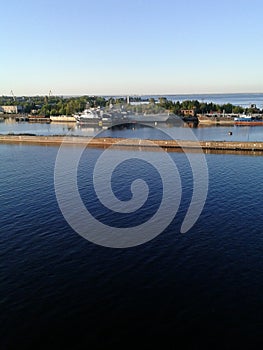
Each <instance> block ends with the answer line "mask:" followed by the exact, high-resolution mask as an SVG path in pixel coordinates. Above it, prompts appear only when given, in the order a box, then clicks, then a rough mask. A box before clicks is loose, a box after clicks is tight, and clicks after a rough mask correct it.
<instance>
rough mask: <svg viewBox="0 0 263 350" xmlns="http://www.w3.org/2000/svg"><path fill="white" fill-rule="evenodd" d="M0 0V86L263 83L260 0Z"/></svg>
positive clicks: (195, 89) (142, 89) (175, 90)
mask: <svg viewBox="0 0 263 350" xmlns="http://www.w3.org/2000/svg"><path fill="white" fill-rule="evenodd" d="M0 4H1V6H0V9H1V21H0V33H1V34H0V44H1V45H0V50H1V54H0V95H10V92H11V90H12V91H13V93H14V94H15V95H17V96H21V95H48V94H49V92H50V91H51V93H52V94H53V95H83V94H87V95H93V94H94V95H126V94H130V95H134V94H138V95H140V94H184V93H185V94H190V93H230V92H263V45H262V38H263V21H262V13H263V2H262V0H247V1H245V0H218V1H213V0H199V1H198V0H183V1H179V0H162V1H159V0H158V1H157V0H132V1H124V0H96V1H94V0H92V1H91V0H74V1H71V0H66V1H62V0H53V1H51V0H45V1H44V0H37V1H36V0H23V1H21V0H12V1H4V0H1V3H0Z"/></svg>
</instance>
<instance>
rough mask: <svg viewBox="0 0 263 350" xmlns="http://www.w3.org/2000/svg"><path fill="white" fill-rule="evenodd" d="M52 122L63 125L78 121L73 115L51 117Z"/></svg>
mask: <svg viewBox="0 0 263 350" xmlns="http://www.w3.org/2000/svg"><path fill="white" fill-rule="evenodd" d="M50 120H51V121H52V122H62V123H69V122H76V119H75V118H74V117H72V116H71V115H58V116H54V115H51V116H50Z"/></svg>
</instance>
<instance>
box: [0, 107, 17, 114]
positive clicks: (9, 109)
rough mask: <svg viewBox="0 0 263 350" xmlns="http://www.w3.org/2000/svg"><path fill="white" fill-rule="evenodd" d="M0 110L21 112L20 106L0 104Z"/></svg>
mask: <svg viewBox="0 0 263 350" xmlns="http://www.w3.org/2000/svg"><path fill="white" fill-rule="evenodd" d="M0 112H2V113H9V114H17V113H20V112H22V106H0Z"/></svg>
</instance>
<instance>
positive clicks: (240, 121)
mask: <svg viewBox="0 0 263 350" xmlns="http://www.w3.org/2000/svg"><path fill="white" fill-rule="evenodd" d="M234 124H235V125H248V126H255V125H263V120H262V119H259V118H258V117H253V116H251V115H245V114H243V115H241V117H237V118H234Z"/></svg>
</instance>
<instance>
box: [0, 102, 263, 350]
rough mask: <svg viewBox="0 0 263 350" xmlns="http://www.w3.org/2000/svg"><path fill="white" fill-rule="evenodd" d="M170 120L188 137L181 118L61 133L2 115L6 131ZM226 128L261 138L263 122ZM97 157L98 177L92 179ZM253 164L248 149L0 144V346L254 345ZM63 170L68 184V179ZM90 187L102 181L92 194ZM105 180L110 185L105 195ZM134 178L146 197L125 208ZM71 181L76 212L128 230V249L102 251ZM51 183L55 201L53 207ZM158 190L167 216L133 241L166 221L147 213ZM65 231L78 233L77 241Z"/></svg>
mask: <svg viewBox="0 0 263 350" xmlns="http://www.w3.org/2000/svg"><path fill="white" fill-rule="evenodd" d="M252 102H253V101H252ZM171 128H172V129H173V135H177V136H178V135H179V136H180V137H182V138H183V137H184V136H185V135H186V134H185V128H186V127H185V126H178V127H177V126H172V127H168V126H167V129H165V130H159V129H158V127H157V126H151V127H149V126H140V127H135V126H134V125H133V126H131V127H130V128H129V127H127V126H125V127H123V128H121V127H120V128H116V129H113V130H112V129H111V130H108V129H105V130H100V129H99V130H94V129H93V130H79V129H76V130H72V126H68V125H62V124H56V125H53V124H52V123H51V124H29V123H13V122H8V121H6V122H1V123H0V133H4V134H6V133H11V132H13V133H34V134H43V135H50V134H67V133H72V132H73V133H74V132H76V133H78V134H81V135H84V134H85V135H90V136H93V135H94V134H95V135H97V133H99V134H100V135H119V136H124V137H130V136H132V137H145V138H149V137H152V138H162V137H164V136H163V135H164V134H165V131H167V132H168V131H169V133H170V131H171ZM176 128H177V129H176ZM229 130H230V128H229V127H207V128H196V129H193V128H191V130H190V132H191V133H193V132H194V133H195V134H194V137H197V138H198V139H211V140H217V139H218V140H220V139H224V138H226V139H229V137H230V136H229V135H228V133H227V132H228V131H229ZM231 130H233V131H234V132H233V135H232V137H233V139H234V138H235V139H238V140H255V141H256V140H259V141H262V133H263V130H262V128H261V127H254V128H253V127H250V128H249V129H247V127H232V128H231ZM179 136H178V137H179ZM62 155H64V157H65V158H61V157H62ZM77 157H79V161H78V162H77V163H76V158H77ZM103 157H104V158H103ZM167 157H168V158H169V160H170V162H171V164H172V165H173V166H174V167H175V170H174V171H170V165H168V163H166V162H167V159H166V158H167ZM101 159H102V162H104V163H103V164H104V168H103V167H102V168H101V169H102V170H104V171H100V172H99V175H98V179H96V176H97V175H96V174H97V173H96V171H98V169H97V168H99V167H98V164H99V162H101ZM262 159H263V158H262V156H260V155H257V153H253V154H242V153H238V154H228V153H220V154H205V155H203V154H200V153H191V155H190V156H189V154H187V153H184V152H171V153H166V152H165V153H164V152H162V151H159V152H153V151H151V150H143V149H138V150H136V151H135V150H133V149H131V150H129V149H125V150H117V149H115V150H104V149H96V148H84V149H80V148H79V147H77V146H76V147H66V148H65V147H64V148H61V147H59V146H40V145H24V144H23V145H22V144H16V145H13V144H0V169H1V171H0V181H1V182H0V183H1V186H0V213H1V215H0V227H1V235H0V255H1V259H0V286H1V287H0V307H1V312H0V322H1V327H0V344H1V346H0V348H1V349H42V348H43V349H88V348H90V349H105V348H108V347H110V346H111V347H115V348H117V347H118V348H122V349H125V348H128V347H133V348H146V349H148V348H170V349H180V348H190V349H203V348H204V347H205V346H208V347H209V348H211V349H212V348H219V347H220V348H221V349H230V348H231V349H235V348H243V347H249V348H260V346H262V328H263V297H262V289H263V272H262V271H263V258H262V252H263V232H262V217H263V206H262V198H263V188H262V186H261V180H262V181H263V172H262ZM107 160H110V161H109V162H108V163H107ZM115 160H118V164H116V166H115V164H114V161H115ZM59 161H60V163H59ZM58 164H60V165H61V166H62V168H61V169H59V167H58ZM71 164H73V165H74V167H73V166H71ZM76 164H77V166H76ZM64 165H65V168H64V167H63V166H64ZM111 166H113V167H115V168H114V169H113V171H112V173H111V172H110V170H109V169H110V168H111ZM72 169H73V173H74V174H75V176H76V182H74V181H73V182H72V181H71V180H69V182H67V179H68V178H69V179H71V175H72ZM168 169H169V171H168ZM59 170H61V177H59V176H58V171H59ZM63 170H65V171H64V173H63ZM206 173H207V174H208V177H207V178H206V176H205V175H206ZM94 174H95V175H94ZM109 175H110V181H109ZM64 178H65V180H64ZM97 180H99V182H98V181H97ZM136 180H140V181H141V182H139V183H138V182H136ZM96 181H97V184H96V183H95V182H96ZM98 183H99V184H100V185H101V186H102V189H100V188H98V189H97V190H96V185H98ZM104 183H105V184H108V183H109V184H110V186H111V189H112V191H109V190H105V189H104V187H103V186H104ZM60 185H61V186H62V185H63V186H64V187H61V186H60ZM206 185H207V186H206ZM136 186H139V189H142V190H141V192H143V194H145V193H146V194H147V198H146V201H145V202H144V204H143V205H142V206H141V207H139V208H136V210H133V211H131V210H130V207H129V205H128V204H127V203H128V202H131V201H132V200H133V199H134V197H136V196H139V197H140V191H138V190H136V188H137V187H136ZM140 186H142V187H140ZM145 186H147V191H146V190H145ZM167 186H168V188H169V186H170V189H171V192H170V196H171V198H169V193H168V194H167V191H166V192H165V189H166V188H167ZM61 188H62V189H63V191H62V192H61V191H60V190H61ZM105 188H106V187H105ZM76 189H77V191H78V194H79V197H78V198H80V199H81V201H82V203H83V204H84V206H85V210H87V212H89V213H90V214H91V216H92V217H93V218H95V219H96V222H98V221H99V222H101V223H103V225H104V226H103V227H105V226H106V227H107V228H110V233H109V235H113V236H114V235H115V234H116V235H118V234H119V232H124V231H122V230H123V229H126V230H128V232H129V229H131V231H130V232H131V233H130V234H131V235H134V236H131V237H130V240H128V244H127V246H126V247H109V244H108V242H109V239H107V237H106V241H105V242H106V243H105V244H104V243H103V241H102V242H100V243H98V242H94V239H93V238H94V237H95V240H96V237H97V235H100V233H101V231H100V230H101V229H100V226H99V225H97V226H94V229H93V230H92V229H91V228H90V227H89V222H88V221H87V219H86V218H87V215H88V214H87V213H85V210H84V211H83V208H80V210H79V211H78V207H76V205H75V199H76V196H75V192H76ZM59 191H60V193H62V194H64V195H65V198H66V203H64V207H63V205H62V203H61V201H60V200H59V197H58V193H59ZM194 191H196V193H198V197H196V198H195V203H194V205H195V213H196V212H198V210H199V209H200V213H199V214H198V217H197V218H196V221H195V222H194V223H193V225H192V226H191V225H190V226H191V227H190V228H189V230H187V232H184V233H182V230H181V228H182V223H183V221H184V219H185V218H186V216H187V213H188V211H189V208H190V207H191V203H192V202H191V200H192V197H193V193H194ZM112 196H114V197H115V198H117V200H118V201H119V202H121V203H122V204H124V210H123V211H121V210H119V209H118V208H117V209H116V207H115V210H114V207H113V208H111V209H109V208H108V207H107V206H108V205H109V206H110V205H111V201H112V198H113V197H112ZM165 196H168V206H167V213H168V212H169V213H170V212H174V216H172V218H171V217H170V219H169V218H167V225H166V226H165V227H163V229H162V230H161V232H160V233H159V234H157V235H155V236H154V237H151V238H150V239H148V240H147V241H146V242H144V243H140V242H139V240H140V237H144V235H145V234H146V231H147V230H148V231H149V230H150V231H154V230H156V228H158V227H159V226H160V222H162V221H163V217H165V220H166V212H164V213H163V214H164V215H163V216H162V217H160V216H159V217H158V216H157V219H155V221H154V222H152V221H151V220H152V217H155V214H156V213H157V212H159V210H160V208H161V207H162V203H163V201H164V200H167V198H164V197H165ZM173 197H176V199H177V200H178V207H176V203H175V201H174V198H173ZM201 199H204V201H201ZM102 200H103V201H102ZM119 202H118V203H119ZM107 203H108V204H107ZM126 204H127V206H126ZM63 208H64V210H63ZM65 209H66V211H67V213H66V212H65ZM71 213H73V215H71V217H70V214H71ZM69 217H70V218H69ZM168 219H169V220H168ZM72 220H73V221H72ZM72 223H73V224H72ZM147 223H149V225H148V226H147ZM143 225H144V226H143ZM76 227H77V228H79V227H81V228H82V229H83V228H84V229H85V228H87V235H86V236H85V235H82V234H81V233H80V232H78V229H76ZM134 227H135V230H133V228H134ZM136 227H138V231H136ZM141 227H143V229H141ZM120 230H121V231H120ZM91 231H92V232H91ZM107 232H108V231H107ZM138 232H139V233H140V235H141V236H140V235H139V236H138V235H137V233H138ZM90 237H91V238H90ZM135 238H136V240H138V241H136V240H135ZM129 242H130V243H129ZM136 242H137V243H138V244H137V243H136ZM129 245H130V246H129Z"/></svg>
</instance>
